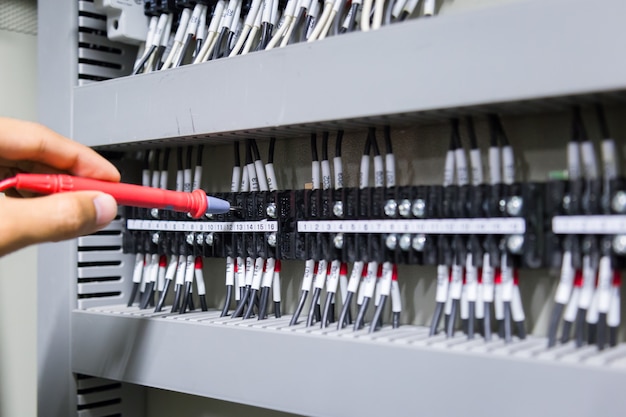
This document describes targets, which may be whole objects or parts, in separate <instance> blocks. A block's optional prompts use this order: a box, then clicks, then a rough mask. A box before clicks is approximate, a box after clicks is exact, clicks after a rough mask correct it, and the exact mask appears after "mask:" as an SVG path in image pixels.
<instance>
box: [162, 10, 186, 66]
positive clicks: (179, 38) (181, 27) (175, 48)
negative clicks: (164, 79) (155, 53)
mask: <svg viewBox="0 0 626 417" xmlns="http://www.w3.org/2000/svg"><path fill="white" fill-rule="evenodd" d="M190 17H191V10H189V9H187V8H185V9H183V11H182V12H181V14H180V21H179V23H178V29H176V34H175V35H174V44H173V45H172V49H171V50H170V53H169V54H168V55H167V58H166V59H165V62H164V63H163V67H162V68H161V69H164V70H165V69H168V68H169V67H170V66H171V65H172V63H173V62H174V59H175V58H176V56H177V55H178V52H179V49H180V48H181V47H182V44H183V37H184V36H185V31H186V29H187V24H188V23H189V19H190Z"/></svg>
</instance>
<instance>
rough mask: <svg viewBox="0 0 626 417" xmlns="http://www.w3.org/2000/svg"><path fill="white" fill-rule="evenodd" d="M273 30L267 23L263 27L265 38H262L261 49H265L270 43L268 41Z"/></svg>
mask: <svg viewBox="0 0 626 417" xmlns="http://www.w3.org/2000/svg"><path fill="white" fill-rule="evenodd" d="M273 30H274V25H273V24H272V23H268V24H267V26H266V27H265V38H264V41H263V46H262V47H261V49H265V48H267V45H268V44H269V43H270V40H271V39H272V31H273Z"/></svg>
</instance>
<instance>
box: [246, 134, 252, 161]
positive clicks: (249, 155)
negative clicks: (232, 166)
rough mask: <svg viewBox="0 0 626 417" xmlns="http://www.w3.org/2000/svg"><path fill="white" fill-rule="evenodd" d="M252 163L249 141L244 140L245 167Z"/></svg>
mask: <svg viewBox="0 0 626 417" xmlns="http://www.w3.org/2000/svg"><path fill="white" fill-rule="evenodd" d="M251 163H252V143H251V142H250V139H248V140H246V165H250V164H251Z"/></svg>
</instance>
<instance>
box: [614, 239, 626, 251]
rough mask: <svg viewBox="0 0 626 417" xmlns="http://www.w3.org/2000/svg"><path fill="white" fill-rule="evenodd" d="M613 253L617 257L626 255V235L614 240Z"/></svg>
mask: <svg viewBox="0 0 626 417" xmlns="http://www.w3.org/2000/svg"><path fill="white" fill-rule="evenodd" d="M613 252H615V253H616V254H617V255H626V235H616V236H615V237H614V238H613Z"/></svg>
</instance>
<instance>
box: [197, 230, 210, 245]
mask: <svg viewBox="0 0 626 417" xmlns="http://www.w3.org/2000/svg"><path fill="white" fill-rule="evenodd" d="M211 243H213V242H211ZM196 244H197V245H202V244H204V236H202V233H198V234H197V235H196Z"/></svg>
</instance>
